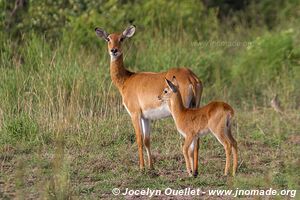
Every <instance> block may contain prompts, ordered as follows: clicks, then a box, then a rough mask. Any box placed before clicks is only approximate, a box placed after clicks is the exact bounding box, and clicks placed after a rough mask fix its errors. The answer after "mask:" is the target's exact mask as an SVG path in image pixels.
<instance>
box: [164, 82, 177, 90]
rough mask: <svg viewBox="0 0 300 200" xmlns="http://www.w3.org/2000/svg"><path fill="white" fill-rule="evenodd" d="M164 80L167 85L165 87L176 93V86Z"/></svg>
mask: <svg viewBox="0 0 300 200" xmlns="http://www.w3.org/2000/svg"><path fill="white" fill-rule="evenodd" d="M165 80H166V83H167V85H168V86H169V88H170V89H171V90H172V91H173V92H174V93H176V92H177V88H176V86H175V85H174V84H173V83H172V82H171V81H169V80H168V79H165Z"/></svg>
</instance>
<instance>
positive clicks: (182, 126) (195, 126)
mask: <svg viewBox="0 0 300 200" xmlns="http://www.w3.org/2000/svg"><path fill="white" fill-rule="evenodd" d="M173 82H174V83H172V82H170V81H167V84H168V87H166V88H165V89H164V90H163V93H162V94H161V95H160V96H159V99H160V100H162V101H163V102H165V103H168V105H169V107H170V110H171V112H172V116H173V118H174V121H175V123H176V127H177V129H178V130H179V132H180V133H181V134H183V135H184V137H185V142H184V145H183V154H184V157H185V160H186V167H187V170H188V173H189V174H190V175H191V171H193V174H194V176H196V175H197V171H196V170H197V168H194V166H191V165H192V163H193V162H192V160H191V159H195V157H194V158H192V155H191V152H190V151H191V150H190V148H191V145H192V143H193V142H197V141H195V140H196V139H197V138H198V137H199V136H200V135H201V134H205V133H207V132H209V131H210V132H212V133H213V135H214V136H215V137H216V138H217V139H218V140H219V142H220V143H221V144H222V145H223V146H224V149H225V152H226V166H225V172H224V174H225V175H227V174H228V169H229V167H230V155H231V150H232V151H233V175H235V172H236V169H237V161H238V155H237V142H236V141H235V139H234V138H233V136H232V134H231V125H230V122H231V119H232V117H233V116H234V110H233V109H232V107H231V106H230V105H228V104H227V103H225V102H216V101H213V102H210V103H209V104H207V105H205V106H203V107H201V108H194V109H193V108H185V107H184V106H183V102H182V98H181V95H180V90H178V88H180V86H179V87H178V85H177V83H176V79H173ZM191 167H192V170H191Z"/></svg>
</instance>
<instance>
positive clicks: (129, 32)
mask: <svg viewBox="0 0 300 200" xmlns="http://www.w3.org/2000/svg"><path fill="white" fill-rule="evenodd" d="M134 33H135V25H131V26H129V27H127V28H126V29H125V31H123V33H122V35H123V37H125V38H130V37H132V36H133V35H134Z"/></svg>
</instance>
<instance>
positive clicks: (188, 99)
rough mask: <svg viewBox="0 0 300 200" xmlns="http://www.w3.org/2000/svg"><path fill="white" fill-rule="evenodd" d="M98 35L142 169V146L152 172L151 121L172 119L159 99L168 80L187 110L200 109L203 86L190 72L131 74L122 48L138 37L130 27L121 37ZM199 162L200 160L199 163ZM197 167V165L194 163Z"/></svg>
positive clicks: (133, 28) (187, 70)
mask: <svg viewBox="0 0 300 200" xmlns="http://www.w3.org/2000/svg"><path fill="white" fill-rule="evenodd" d="M95 31H96V35H97V36H98V37H100V38H102V39H104V40H105V41H106V42H107V45H108V53H109V55H110V75H111V79H112V82H113V83H114V85H115V86H116V87H117V88H118V90H119V92H120V93H121V96H122V100H123V105H124V106H125V108H126V110H127V111H128V113H129V115H130V117H131V120H132V124H133V127H134V130H135V134H136V141H137V144H138V153H139V164H140V169H143V168H144V157H143V143H144V145H145V147H146V151H147V155H148V165H149V168H150V169H152V168H153V159H152V157H151V151H150V120H154V119H161V118H164V117H168V116H170V115H171V113H170V110H169V108H168V106H167V105H166V104H162V103H161V102H160V101H159V100H158V99H157V96H158V95H159V94H160V93H161V91H162V90H163V88H164V86H165V81H164V79H165V77H167V78H168V77H169V78H170V77H173V76H176V77H177V79H178V84H179V85H180V93H181V95H182V98H183V103H184V105H185V106H187V107H192V106H193V107H198V105H199V103H200V98H201V94H202V83H201V81H200V80H199V79H198V78H197V77H196V75H195V74H194V73H193V72H192V71H191V70H189V69H187V68H173V69H170V70H168V71H166V72H160V73H153V72H131V71H129V70H127V69H126V68H125V67H124V64H123V52H122V49H121V44H122V42H123V41H124V40H125V39H126V38H130V37H132V36H133V35H134V33H135V26H133V25H131V26H129V27H128V28H126V29H125V30H124V31H123V32H122V33H112V34H108V33H106V32H105V31H104V30H103V29H101V28H96V29H95ZM195 146H196V148H195V151H194V157H195V159H197V157H198V142H196V144H195ZM197 160H198V159H197ZM195 167H196V168H197V165H196V163H195Z"/></svg>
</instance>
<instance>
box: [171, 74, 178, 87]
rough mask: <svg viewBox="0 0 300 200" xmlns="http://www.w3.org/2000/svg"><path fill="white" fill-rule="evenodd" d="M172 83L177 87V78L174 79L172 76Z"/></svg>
mask: <svg viewBox="0 0 300 200" xmlns="http://www.w3.org/2000/svg"><path fill="white" fill-rule="evenodd" d="M172 83H173V85H175V86H176V87H178V82H177V79H176V77H175V76H173V78H172Z"/></svg>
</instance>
